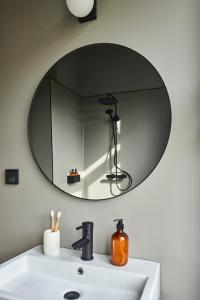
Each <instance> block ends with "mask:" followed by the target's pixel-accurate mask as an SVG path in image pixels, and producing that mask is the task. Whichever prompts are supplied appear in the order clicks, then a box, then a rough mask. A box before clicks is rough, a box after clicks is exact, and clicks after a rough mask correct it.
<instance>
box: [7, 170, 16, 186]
mask: <svg viewBox="0 0 200 300" xmlns="http://www.w3.org/2000/svg"><path fill="white" fill-rule="evenodd" d="M5 184H19V169H6V170H5Z"/></svg>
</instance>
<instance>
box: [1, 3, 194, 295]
mask: <svg viewBox="0 0 200 300" xmlns="http://www.w3.org/2000/svg"><path fill="white" fill-rule="evenodd" d="M124 3H125V4H124ZM199 10H200V2H199V0H173V1H158V0H151V1H149V0H134V1H133V0H127V1H121V0H107V1H98V20H97V21H95V22H91V23H88V24H82V25H80V24H79V23H78V22H77V20H76V19H74V18H73V17H71V16H69V15H68V14H67V12H66V10H65V1H64V0H57V1H54V0H43V1H39V0H36V1H27V0H26V1H25V0H19V1H11V0H3V1H1V10H0V11H1V14H2V16H1V18H0V20H1V26H0V30H1V45H3V46H2V47H1V56H0V57H1V78H2V79H1V81H0V84H1V98H0V101H1V110H0V114H1V115H0V122H1V124H0V125H1V126H0V139H1V140H0V143H1V147H0V151H1V152H0V170H1V184H0V260H5V259H6V258H8V257H11V256H13V255H16V254H17V253H19V252H21V251H23V250H25V249H28V248H30V247H32V246H34V245H37V244H38V243H40V242H41V236H42V231H43V229H44V228H46V227H47V226H49V218H48V213H49V210H50V209H51V208H54V209H61V210H62V212H63V219H62V245H63V246H69V245H70V244H71V243H72V241H74V240H75V239H76V238H77V237H78V236H77V233H76V231H75V229H74V228H75V227H76V226H77V225H78V224H80V223H81V221H82V220H86V219H88V220H91V221H94V222H95V231H94V248H95V251H97V252H101V253H104V252H107V251H108V248H109V247H108V246H109V240H110V236H111V233H112V232H113V228H114V226H113V223H112V220H113V219H114V218H116V217H124V219H125V223H126V231H127V232H128V233H129V236H130V241H131V243H130V255H131V256H134V257H140V258H146V259H150V260H156V261H160V262H161V265H162V287H161V295H162V297H161V300H188V299H190V300H199V295H200V285H199V279H200V255H199V254H200V234H199V228H200V201H199V194H200V188H199V186H200V185H199V181H200V156H199V149H200V139H199V128H200V121H199V120H200V119H199V115H200V104H199V93H200V84H199V78H200V74H199V73H200V69H199V53H200V34H199V28H200V18H199ZM95 42H111V43H119V44H122V45H125V46H128V47H130V48H132V49H135V50H136V51H138V52H140V53H141V54H142V55H144V56H145V57H146V58H148V59H149V60H150V61H151V62H152V63H153V65H154V66H155V67H156V68H157V69H158V71H159V72H160V74H161V76H162V77H163V79H164V81H165V83H166V86H167V88H168V91H169V95H170V99H171V103H172V113H173V124H172V132H171V137H170V142H169V145H168V148H167V151H166V152H165V155H164V157H163V159H162V160H161V162H160V164H159V166H158V167H157V168H156V170H155V171H154V172H153V173H152V175H151V176H150V177H149V178H148V179H147V180H146V181H145V182H144V183H143V184H142V185H140V186H139V187H137V188H136V189H135V190H133V191H132V192H130V193H128V194H126V195H124V196H122V197H118V198H116V199H113V200H109V201H100V202H90V201H81V200H77V199H74V198H73V197H70V196H68V195H65V194H64V193H62V192H60V191H59V190H57V189H55V187H53V186H52V185H51V184H50V183H49V182H48V181H47V179H46V178H45V177H44V176H43V175H42V174H41V172H40V170H39V169H38V167H37V166H36V164H35V162H34V160H33V158H32V155H31V152H30V149H29V145H28V139H27V119H28V111H29V107H30V104H31V100H32V97H33V94H34V91H35V89H36V87H37V85H38V83H39V81H40V79H41V78H42V76H43V75H44V74H45V72H46V71H47V70H48V69H49V67H50V66H51V65H52V64H54V63H55V61H57V60H58V59H59V58H60V57H61V56H63V55H65V54H66V53H68V52H69V51H71V50H74V49H75V48H77V47H80V46H83V45H86V44H90V43H95ZM9 167H19V169H20V184H19V185H18V186H5V185H4V176H3V175H4V169H5V168H9Z"/></svg>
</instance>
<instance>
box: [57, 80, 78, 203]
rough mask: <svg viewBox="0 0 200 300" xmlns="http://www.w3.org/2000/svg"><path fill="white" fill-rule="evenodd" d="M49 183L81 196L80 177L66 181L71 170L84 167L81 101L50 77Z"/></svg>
mask: <svg viewBox="0 0 200 300" xmlns="http://www.w3.org/2000/svg"><path fill="white" fill-rule="evenodd" d="M51 104H52V110H51V111H52V145H53V147H52V148H53V182H54V184H55V185H56V186H57V187H59V188H60V189H61V190H63V191H66V192H69V193H70V194H72V195H74V196H77V197H83V196H84V195H83V191H84V179H83V177H82V176H81V182H77V183H76V184H67V175H68V174H69V171H70V170H71V169H75V168H76V169H77V170H78V172H80V174H82V172H83V170H84V157H83V155H84V144H83V119H82V115H83V114H82V105H81V100H80V98H79V97H77V96H76V95H74V94H72V93H71V92H70V91H69V90H67V89H66V88H64V87H62V86H61V85H59V84H58V83H56V82H55V81H53V80H51Z"/></svg>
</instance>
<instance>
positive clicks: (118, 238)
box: [111, 219, 129, 266]
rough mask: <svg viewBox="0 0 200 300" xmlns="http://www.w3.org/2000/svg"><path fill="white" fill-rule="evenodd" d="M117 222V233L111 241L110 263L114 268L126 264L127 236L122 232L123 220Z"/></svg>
mask: <svg viewBox="0 0 200 300" xmlns="http://www.w3.org/2000/svg"><path fill="white" fill-rule="evenodd" d="M114 222H117V226H116V228H117V231H116V232H115V233H114V234H113V235H112V239H111V263H112V264H113V265H115V266H125V265H126V264H127V262H128V240H129V238H128V235H127V234H126V233H125V232H124V224H123V219H117V220H114Z"/></svg>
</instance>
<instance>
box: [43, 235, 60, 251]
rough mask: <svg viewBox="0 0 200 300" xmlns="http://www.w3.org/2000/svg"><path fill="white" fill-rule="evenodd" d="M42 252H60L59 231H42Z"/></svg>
mask: <svg viewBox="0 0 200 300" xmlns="http://www.w3.org/2000/svg"><path fill="white" fill-rule="evenodd" d="M43 252H44V254H45V255H47V256H57V255H59V254H60V231H59V230H58V231H56V232H52V231H51V229H47V230H45V231H44V237H43Z"/></svg>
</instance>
